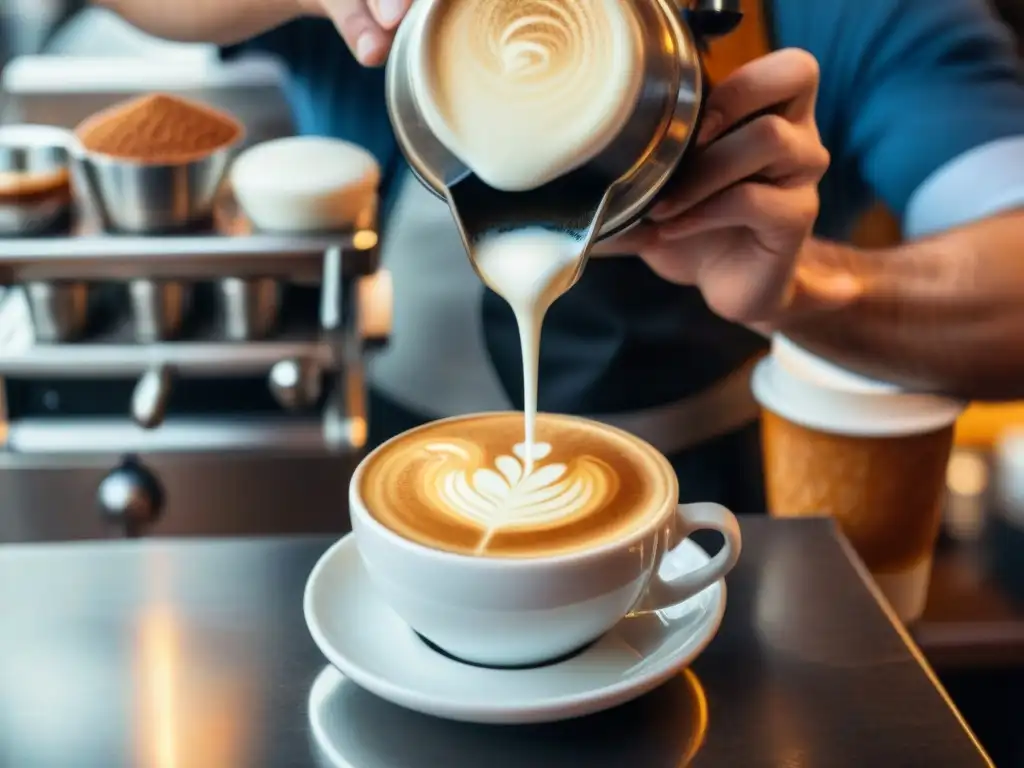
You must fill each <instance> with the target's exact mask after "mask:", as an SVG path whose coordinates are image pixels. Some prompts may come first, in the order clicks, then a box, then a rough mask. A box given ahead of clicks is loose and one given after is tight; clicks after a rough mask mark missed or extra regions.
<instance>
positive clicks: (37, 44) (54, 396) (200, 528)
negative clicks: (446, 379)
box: [0, 0, 1024, 766]
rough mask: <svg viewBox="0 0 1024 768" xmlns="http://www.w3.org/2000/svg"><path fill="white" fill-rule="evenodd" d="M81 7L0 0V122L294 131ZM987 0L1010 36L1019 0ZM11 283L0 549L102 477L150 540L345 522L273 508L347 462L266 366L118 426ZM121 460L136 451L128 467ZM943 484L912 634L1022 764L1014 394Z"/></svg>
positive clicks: (0, 379)
mask: <svg viewBox="0 0 1024 768" xmlns="http://www.w3.org/2000/svg"><path fill="white" fill-rule="evenodd" d="M934 1H935V2H941V1H942V0H934ZM86 5H87V4H86V3H84V2H81V1H74V0H0V123H5V122H43V123H52V124H59V125H64V126H67V127H71V126H73V125H75V124H76V123H77V122H78V121H79V120H81V119H83V118H84V117H85V116H87V115H88V114H90V113H91V112H93V111H95V110H96V109H97V108H100V107H102V106H103V105H105V104H107V103H112V102H113V101H116V100H118V99H120V98H123V97H124V95H125V94H130V93H135V92H139V91H146V90H154V89H160V90H173V91H181V92H185V93H192V94H198V95H200V96H201V97H202V98H206V99H208V100H210V101H212V102H214V103H216V104H218V105H220V106H223V107H225V108H226V109H228V110H230V111H232V112H234V113H235V114H237V115H239V117H240V118H241V119H242V120H243V122H245V123H246V125H247V128H248V129H249V132H250V134H252V135H253V136H258V137H259V138H261V139H265V138H271V137H274V136H280V135H286V134H288V133H289V132H291V122H290V116H289V110H288V105H287V102H286V100H285V98H284V96H283V91H282V87H281V86H282V78H283V74H282V72H281V71H280V70H279V69H278V68H277V67H276V66H275V65H274V64H273V62H270V61H258V60H252V61H242V62H235V63H232V64H230V65H228V64H223V63H221V62H220V61H219V60H218V58H217V55H216V51H215V49H214V48H213V47H212V46H205V45H186V44H173V43H167V42H164V41H160V40H156V39H154V38H151V37H149V36H147V35H144V34H142V33H140V32H138V31H136V30H134V29H132V28H130V27H129V26H127V25H126V24H125V23H124V22H122V21H121V20H120V19H118V18H116V17H115V16H113V15H112V14H110V13H108V12H106V11H102V10H99V9H96V8H89V7H86ZM995 5H996V6H997V9H998V11H999V12H1000V13H1001V14H1002V15H1003V17H1004V18H1005V20H1006V21H1007V23H1008V24H1009V25H1010V26H1011V27H1012V28H1013V29H1014V30H1015V31H1016V32H1017V34H1018V37H1020V36H1021V34H1022V33H1024V0H1000V1H999V2H997V3H995ZM0 247H2V245H0ZM15 293H16V291H14V290H11V289H7V290H6V292H5V289H4V288H3V287H0V543H2V542H5V541H45V540H71V539H89V538H100V537H103V536H106V535H109V526H108V525H107V522H108V521H104V520H101V519H100V518H99V517H98V516H96V515H93V514H92V510H93V508H94V506H95V505H96V501H95V500H96V498H97V494H98V493H102V487H103V483H104V481H105V480H110V478H111V477H114V478H115V479H118V478H120V479H121V480H126V479H127V481H130V483H131V482H133V483H135V484H136V485H137V486H138V487H139V488H142V489H143V490H144V489H145V488H147V487H151V486H152V483H153V482H156V483H158V484H159V486H160V488H161V490H160V494H159V495H160V497H161V505H160V506H161V507H162V508H161V510H159V514H158V515H155V517H154V519H153V521H151V522H152V525H151V526H149V527H148V528H147V534H148V535H188V536H205V535H248V534H256V533H263V534H273V533H286V532H297V531H302V532H307V531H331V530H336V529H338V528H339V526H341V525H343V524H342V523H339V520H338V510H337V509H336V508H334V506H333V505H332V504H330V503H323V504H319V505H318V504H315V503H311V504H308V505H307V504H302V505H294V504H290V503H288V502H289V501H290V500H291V499H294V498H295V496H296V494H301V495H302V497H303V498H304V499H305V498H309V499H314V498H320V499H327V500H330V499H332V498H337V497H338V494H339V492H341V493H343V489H344V487H345V484H346V479H345V477H346V471H347V469H348V468H349V467H350V466H351V458H350V457H349V455H348V454H347V453H346V452H345V451H340V452H339V451H336V450H335V451H332V450H326V449H324V448H323V446H322V445H321V441H320V435H321V434H322V426H323V424H322V420H321V414H320V413H319V412H314V414H313V415H312V416H310V417H309V418H306V419H305V420H303V419H302V418H299V419H291V420H289V422H288V424H287V426H284V425H283V424H282V420H281V418H280V417H281V413H280V411H281V410H282V409H281V406H280V404H279V402H278V401H275V400H274V399H272V398H271V397H270V395H268V394H267V392H266V390H267V386H266V381H265V372H260V374H259V376H256V375H251V376H241V377H240V378H237V379H236V380H233V381H231V382H229V384H228V389H229V391H231V392H232V393H234V394H233V395H232V396H230V397H227V398H225V397H223V396H222V395H220V394H218V392H217V391H215V390H216V385H215V384H208V383H207V384H202V385H199V384H196V385H195V386H206V387H208V388H210V391H209V393H208V394H207V395H206V396H204V397H200V398H198V399H196V398H193V399H192V400H193V402H200V401H201V402H203V403H204V404H205V405H203V408H204V409H205V410H204V412H203V413H196V412H185V413H174V412H173V409H172V412H169V413H168V414H167V424H168V425H169V426H170V427H172V428H170V429H165V430H162V431H160V430H157V431H156V432H153V431H151V430H150V431H147V430H145V429H141V428H136V427H135V426H132V427H131V428H127V427H123V424H124V423H130V419H129V418H128V415H127V411H128V405H127V402H128V401H129V400H130V399H131V396H132V393H133V392H134V391H136V387H137V385H138V381H137V379H138V376H139V374H143V375H144V374H145V371H144V370H142V371H135V370H134V369H133V368H132V366H131V365H128V364H125V373H124V375H123V376H121V377H120V378H115V379H114V380H107V381H104V382H103V383H101V384H100V385H97V384H96V382H94V381H91V380H89V379H88V377H87V376H84V375H78V374H74V375H69V374H68V373H67V372H63V373H62V374H61V375H60V376H57V375H53V373H52V371H53V370H54V369H55V368H54V366H57V367H59V360H58V361H57V362H56V363H55V362H54V361H53V360H52V359H49V360H47V361H46V363H45V365H44V364H42V363H39V362H38V361H36V362H32V361H31V360H29V362H28V363H26V360H27V359H28V358H27V357H26V349H25V347H24V330H25V329H24V327H23V326H24V325H25V324H26V323H28V319H27V316H26V314H25V312H24V304H23V301H22V300H21V299H20V298H18V297H17V296H15ZM5 294H6V295H5ZM253 349H254V350H255V347H254V348H253ZM303 350H305V351H306V352H308V351H309V350H308V349H307V348H305V347H294V348H293V347H287V345H285V346H281V345H279V346H277V347H274V348H273V350H272V351H271V352H270V353H268V352H267V347H265V346H263V347H260V351H259V353H258V354H260V355H263V356H264V357H261V358H260V359H261V360H269V362H271V363H274V362H279V361H287V360H288V359H290V357H294V356H296V355H298V354H299V353H301V352H303ZM54 354H57V352H55V353H54ZM232 354H237V355H238V356H239V359H240V360H243V359H245V356H246V355H247V354H250V353H248V352H246V349H245V345H241V346H240V347H239V348H237V349H235V350H234V351H233V352H232ZM252 354H256V352H252ZM267 354H270V355H271V357H270V358H268V357H266V355H267ZM271 358H273V359H271ZM348 362H349V363H350V364H351V367H352V368H353V369H355V368H357V367H358V361H356V360H350V361H348ZM240 368H245V366H244V365H243V366H240ZM182 386H191V385H188V384H183V385H182ZM238 392H251V393H252V394H251V396H250V395H245V396H238V395H237V393H238ZM197 418H201V419H202V421H203V423H204V425H205V426H204V429H206V430H207V431H206V432H200V433H195V432H189V431H188V430H184V431H182V430H179V431H178V432H175V430H174V428H173V427H174V425H175V424H191V423H194V422H195V420H196V419H197ZM190 419H191V420H192V421H189V420H190ZM176 420H177V421H176ZM118 425H122V426H118ZM90 430H91V431H90ZM99 434H102V435H103V436H104V437H103V439H102V440H98V438H97V435H99ZM311 436H313V437H311ZM314 438H315V439H314ZM118 441H121V442H118ZM161 441H164V442H161ZM211 446H212V447H211ZM243 448H244V450H242V449H243ZM127 454H132V455H140V456H142V457H143V458H144V461H143V462H141V466H133V467H130V468H129V471H128V472H127V474H126V472H125V467H124V465H123V461H122V457H123V456H125V455H127ZM118 472H120V473H121V474H117V473H118ZM132 473H135V474H132ZM947 485H948V497H947V504H946V525H945V530H944V534H943V542H942V545H941V549H940V553H939V558H938V560H937V562H936V566H935V573H934V576H933V587H932V595H931V597H930V600H929V606H928V609H927V612H926V616H925V618H924V620H923V621H922V622H921V624H920V625H919V626H917V627H915V629H914V633H915V636H916V639H917V640H918V642H919V644H920V645H921V647H922V649H923V650H924V652H925V653H926V655H927V656H928V658H929V660H930V661H931V663H932V664H933V665H934V666H935V667H936V669H937V670H938V672H939V673H940V675H941V677H942V678H943V680H944V682H945V683H946V684H947V686H948V687H949V689H950V691H951V693H952V694H953V696H954V698H955V699H956V701H957V703H958V704H959V706H960V707H961V708H962V710H963V711H964V713H965V715H966V717H967V718H968V720H969V721H970V723H971V725H972V726H973V727H974V728H975V730H976V731H977V733H978V734H979V736H980V737H981V739H982V741H983V742H984V743H985V744H986V746H987V747H988V748H989V749H990V751H991V752H992V754H993V756H994V758H995V759H996V762H997V764H998V765H1001V766H1024V736H1022V733H1021V730H1022V729H1021V728H1020V726H1019V723H1020V714H1019V713H1020V711H1021V702H1022V699H1021V697H1022V696H1024V693H1022V692H1024V403H1007V404H1001V405H983V406H982V405H978V406H974V407H972V408H971V409H969V410H968V412H967V413H966V414H965V415H964V416H963V418H962V420H961V422H960V424H959V427H958V434H957V448H956V450H955V451H954V454H953V457H952V460H951V462H950V467H949V472H948V478H947ZM229 499H230V501H231V503H230V504H229V503H227V500H229ZM229 507H230V508H231V509H242V510H244V513H241V514H238V513H231V512H228V511H226V510H228V509H229Z"/></svg>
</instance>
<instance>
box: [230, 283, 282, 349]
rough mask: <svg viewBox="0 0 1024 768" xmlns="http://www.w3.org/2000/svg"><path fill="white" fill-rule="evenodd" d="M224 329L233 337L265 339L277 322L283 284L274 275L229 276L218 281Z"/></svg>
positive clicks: (243, 339) (231, 339) (239, 339)
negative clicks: (265, 276) (245, 277)
mask: <svg viewBox="0 0 1024 768" xmlns="http://www.w3.org/2000/svg"><path fill="white" fill-rule="evenodd" d="M217 301H218V304H219V306H218V316H219V319H220V324H221V333H222V335H223V336H224V338H226V339H228V340H230V341H249V340H251V339H262V338H265V337H266V336H267V335H269V334H270V333H271V332H272V331H273V329H274V328H275V326H276V325H277V321H278V317H279V314H280V310H281V285H280V283H279V282H278V281H277V280H273V279H271V278H254V279H243V278H240V277H225V278H223V279H221V280H219V281H218V283H217Z"/></svg>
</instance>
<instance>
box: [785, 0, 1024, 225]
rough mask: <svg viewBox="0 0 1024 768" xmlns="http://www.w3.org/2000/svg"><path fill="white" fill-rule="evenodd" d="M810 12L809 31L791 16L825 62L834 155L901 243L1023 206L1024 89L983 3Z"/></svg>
mask: <svg viewBox="0 0 1024 768" xmlns="http://www.w3.org/2000/svg"><path fill="white" fill-rule="evenodd" d="M777 4H778V6H779V7H780V8H782V7H783V6H793V9H795V6H796V5H801V6H803V5H806V4H804V3H793V2H792V0H777ZM812 5H813V6H814V7H815V11H814V14H815V15H816V16H817V17H818V18H817V20H816V22H814V23H813V24H810V23H809V22H807V21H806V19H804V20H797V19H796V18H795V15H794V13H795V11H794V10H793V9H787V12H786V17H787V18H789V19H790V22H789V23H790V24H791V26H799V27H800V28H802V30H803V31H804V33H805V35H806V36H807V37H808V39H809V41H810V42H811V47H812V49H813V50H812V52H815V53H816V54H817V55H819V57H821V58H824V59H825V61H823V66H822V74H823V79H822V88H823V89H824V88H834V89H835V91H834V92H833V93H830V94H826V93H822V98H823V99H825V100H826V101H833V107H832V109H833V110H834V117H835V120H834V123H835V126H836V127H835V130H834V131H833V135H834V136H835V137H836V141H835V142H834V143H835V144H836V145H837V146H835V147H830V148H831V149H832V151H833V157H834V159H835V160H836V161H838V162H840V163H842V164H844V165H845V166H846V167H855V168H856V169H857V170H858V172H859V175H860V177H861V178H862V179H863V181H864V182H865V183H866V185H867V186H868V187H869V188H870V190H871V192H872V193H873V194H874V196H875V197H876V198H878V199H880V200H881V201H882V202H884V203H885V204H886V206H887V207H888V208H889V209H890V210H891V211H893V212H894V213H895V214H897V215H898V216H899V217H900V219H901V220H902V224H903V230H904V234H905V235H906V236H907V237H910V238H914V237H921V236H924V235H928V234H930V233H934V232H937V231H941V230H944V229H948V228H951V227H955V226H958V225H961V224H965V223H968V222H970V221H974V220H977V219H980V218H985V217H987V216H990V215H993V214H996V213H999V212H1002V211H1005V210H1009V209H1013V208H1016V207H1019V206H1021V205H1024V83H1022V80H1021V76H1020V68H1019V60H1018V57H1017V53H1016V50H1015V46H1014V42H1013V39H1012V35H1011V34H1010V32H1009V30H1008V29H1007V28H1006V27H1005V26H1004V25H1003V24H1002V23H1001V22H1000V21H999V20H998V19H997V18H996V17H995V16H994V14H993V12H992V10H991V9H990V7H989V5H988V3H987V2H986V0H860V2H852V0H851V2H831V3H814V4H812ZM784 20H785V19H784Z"/></svg>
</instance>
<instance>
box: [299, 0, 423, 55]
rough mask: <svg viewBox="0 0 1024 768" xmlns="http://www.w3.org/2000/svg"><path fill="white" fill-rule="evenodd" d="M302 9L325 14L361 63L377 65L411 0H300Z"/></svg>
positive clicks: (388, 48)
mask: <svg viewBox="0 0 1024 768" xmlns="http://www.w3.org/2000/svg"><path fill="white" fill-rule="evenodd" d="M299 2H300V3H301V4H302V7H303V12H304V13H306V14H308V15H311V16H326V17H328V18H330V19H331V20H332V21H333V22H334V26H336V27H337V28H338V32H340V33H341V36H342V38H344V40H345V43H346V44H347V45H348V47H349V48H350V49H351V51H352V53H353V54H354V55H355V57H356V58H357V59H358V60H359V62H360V63H361V64H364V65H366V66H368V67H377V66H380V65H381V64H383V63H384V62H385V61H386V60H387V58H388V52H389V51H390V50H391V40H392V38H393V37H394V33H395V29H396V28H397V27H398V25H399V23H400V22H401V21H402V19H404V18H405V14H406V13H407V12H408V10H409V5H410V4H411V3H412V0H299Z"/></svg>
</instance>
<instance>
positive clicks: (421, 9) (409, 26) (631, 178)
mask: <svg viewBox="0 0 1024 768" xmlns="http://www.w3.org/2000/svg"><path fill="white" fill-rule="evenodd" d="M444 1H445V0H417V2H415V3H413V5H412V8H411V10H410V11H409V14H408V16H407V17H406V19H405V21H403V22H402V25H401V26H400V27H399V29H398V32H397V34H396V36H395V41H394V46H393V48H392V51H391V56H390V59H389V60H388V65H387V73H386V96H387V103H388V113H389V115H390V118H391V123H392V126H393V128H394V131H395V135H396V136H397V138H398V143H399V146H400V147H401V149H402V152H403V153H404V154H405V157H406V158H407V160H408V161H409V165H410V166H411V168H412V170H413V172H414V173H415V174H416V175H417V176H418V177H419V179H420V181H422V182H423V184H424V185H426V187H427V188H428V189H429V190H431V191H432V192H433V193H434V194H436V195H437V196H438V197H441V198H442V199H446V198H447V197H448V196H447V194H446V192H447V190H448V188H449V186H450V185H452V184H453V183H455V182H456V181H457V180H458V179H461V178H464V177H465V176H466V174H467V173H468V170H467V169H466V167H465V166H464V165H463V164H462V162H461V161H460V160H459V159H458V158H456V157H455V156H454V155H452V154H451V153H450V152H449V151H448V150H447V149H446V148H445V147H444V146H443V145H442V144H441V143H440V141H438V139H437V138H436V137H435V136H434V135H433V134H432V133H431V131H430V130H429V129H428V128H427V124H426V121H425V120H424V119H423V117H422V115H421V113H420V110H419V108H418V106H417V104H416V97H415V95H414V88H413V86H412V80H411V77H410V67H411V66H414V64H413V61H412V59H413V57H412V56H411V49H412V47H413V46H412V41H414V40H416V39H417V37H418V36H419V35H422V34H423V24H424V20H425V16H426V13H427V12H428V10H429V8H430V6H431V5H432V4H434V3H437V2H444ZM622 2H623V4H624V5H625V6H626V7H627V8H628V9H629V10H630V11H631V12H632V13H633V15H634V17H635V18H636V20H637V22H638V24H639V26H640V29H641V30H642V39H643V45H644V49H643V59H644V64H643V67H644V83H643V87H642V90H641V95H640V98H639V99H638V101H637V104H636V107H635V108H634V110H633V115H632V117H631V118H630V119H629V121H628V122H627V123H626V127H625V128H624V129H623V130H622V132H621V133H620V135H619V136H618V138H616V139H615V140H613V141H612V143H611V144H610V145H609V146H608V147H607V148H606V149H605V150H604V152H602V153H601V155H599V156H598V157H597V158H595V159H594V160H592V161H591V162H590V164H588V165H591V164H593V165H600V166H601V168H602V170H603V171H604V174H603V175H604V176H605V177H607V175H608V173H607V171H608V169H614V174H615V175H616V178H617V179H618V181H617V182H616V183H615V184H614V187H613V189H612V192H611V198H610V199H609V200H608V202H607V206H606V209H605V210H604V215H603V218H602V220H601V222H602V223H601V227H600V230H599V235H598V237H599V238H600V239H603V238H607V237H610V236H612V235H614V234H618V233H620V232H622V231H624V230H625V229H628V228H629V227H630V226H632V225H633V224H635V223H637V222H638V221H639V220H640V219H641V217H642V216H643V215H644V213H645V211H646V210H647V209H648V208H649V207H650V205H651V204H652V203H653V202H654V201H655V198H656V197H657V195H658V193H659V192H660V191H661V190H662V188H663V187H664V186H665V184H666V183H667V182H668V180H669V179H670V178H671V176H672V174H673V173H674V172H675V170H676V168H677V166H678V165H679V163H680V161H681V160H682V158H683V156H684V155H685V154H686V151H687V149H688V148H689V146H690V145H691V143H692V142H693V139H694V136H695V135H696V133H697V129H698V127H699V123H700V117H701V114H702V111H703V105H704V102H705V96H706V93H707V84H706V78H705V76H704V73H703V69H702V59H701V49H702V45H703V43H704V41H705V40H706V39H707V38H710V37H715V36H719V35H723V34H726V33H728V32H730V31H732V29H734V28H735V27H736V25H737V24H738V23H739V21H740V19H741V14H740V0H696V1H695V2H692V3H691V4H690V6H689V7H687V8H680V7H679V6H678V5H677V4H676V3H675V2H673V0H622ZM597 175H599V176H600V175H601V174H597Z"/></svg>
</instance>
